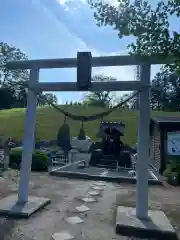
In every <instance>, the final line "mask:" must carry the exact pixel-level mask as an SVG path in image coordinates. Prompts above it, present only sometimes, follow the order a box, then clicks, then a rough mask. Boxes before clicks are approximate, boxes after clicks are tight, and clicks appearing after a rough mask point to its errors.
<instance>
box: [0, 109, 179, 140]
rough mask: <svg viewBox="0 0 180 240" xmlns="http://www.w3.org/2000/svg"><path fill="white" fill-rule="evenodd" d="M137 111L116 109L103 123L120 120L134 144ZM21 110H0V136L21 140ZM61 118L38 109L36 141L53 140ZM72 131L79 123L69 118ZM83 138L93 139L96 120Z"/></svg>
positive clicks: (54, 112) (79, 112)
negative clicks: (123, 122)
mask: <svg viewBox="0 0 180 240" xmlns="http://www.w3.org/2000/svg"><path fill="white" fill-rule="evenodd" d="M67 109H68V111H70V112H71V113H75V114H77V115H90V114H94V113H97V112H99V111H103V109H97V108H90V107H84V108H82V107H71V106H68V107H67ZM159 115H160V116H178V115H180V113H178V112H176V113H167V112H152V116H159ZM137 116H138V114H137V112H135V111H121V110H119V109H118V110H116V111H115V112H113V113H112V114H111V115H110V116H109V117H107V118H105V120H110V121H117V122H118V121H119V120H124V121H125V124H126V129H125V136H124V139H123V140H124V142H125V143H129V144H134V143H135V142H136V139H137ZM24 119H25V110H24V109H12V110H6V111H0V135H5V136H12V137H13V138H15V139H18V140H19V139H21V138H22V136H23V131H24ZM63 121H64V117H63V115H62V114H60V113H59V112H58V111H57V110H54V109H52V108H41V109H38V110H37V138H39V139H44V140H45V139H47V140H48V139H56V135H57V131H58V129H59V127H60V126H61V125H62V123H63ZM68 124H69V126H70V129H71V135H72V136H76V135H77V134H78V131H79V128H80V125H81V123H80V122H78V121H73V120H70V119H68ZM84 126H85V131H86V135H88V136H90V137H91V138H92V139H93V140H95V139H96V134H97V132H98V129H99V121H92V122H88V123H85V124H84Z"/></svg>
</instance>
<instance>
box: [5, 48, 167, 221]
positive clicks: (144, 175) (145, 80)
mask: <svg viewBox="0 0 180 240" xmlns="http://www.w3.org/2000/svg"><path fill="white" fill-rule="evenodd" d="M163 63H165V58H163V57H162V58H161V59H160V57H159V56H158V57H157V56H154V57H145V58H137V57H133V56H107V57H91V53H89V52H84V53H83V52H81V53H78V55H77V58H64V59H42V60H24V61H14V62H13V61H12V62H8V63H7V65H6V67H7V68H8V69H11V70H12V69H30V79H29V82H28V84H29V86H30V87H31V88H33V89H34V90H35V92H36V91H37V92H39V91H102V90H104V91H106V90H110V91H136V90H140V89H141V88H142V87H143V88H144V89H143V90H142V91H141V92H140V97H139V99H140V104H139V121H138V162H137V169H136V170H137V187H136V190H137V191H136V192H137V194H136V215H137V217H138V218H140V219H148V158H149V120H150V104H149V86H150V72H151V64H163ZM128 65H140V68H141V71H140V81H121V82H100V83H98V82H94V83H91V67H102V66H128ZM75 67H77V82H39V71H40V69H42V68H75ZM36 103H37V94H36V93H34V91H30V90H29V91H28V96H27V111H26V120H25V132H24V142H23V143H24V145H23V152H22V163H21V170H20V183H19V192H18V202H19V203H25V202H27V201H28V186H29V178H30V172H31V162H32V152H33V147H34V131H35V122H36Z"/></svg>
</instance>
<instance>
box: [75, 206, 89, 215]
mask: <svg viewBox="0 0 180 240" xmlns="http://www.w3.org/2000/svg"><path fill="white" fill-rule="evenodd" d="M76 210H77V211H78V212H80V213H82V212H86V211H89V210H90V208H89V207H87V206H85V205H81V206H78V207H76Z"/></svg>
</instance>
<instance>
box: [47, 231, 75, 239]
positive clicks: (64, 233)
mask: <svg viewBox="0 0 180 240" xmlns="http://www.w3.org/2000/svg"><path fill="white" fill-rule="evenodd" d="M51 238H52V240H71V239H74V238H75V237H74V236H72V235H71V234H70V233H69V232H67V231H62V232H58V233H54V234H53V235H52V237H51Z"/></svg>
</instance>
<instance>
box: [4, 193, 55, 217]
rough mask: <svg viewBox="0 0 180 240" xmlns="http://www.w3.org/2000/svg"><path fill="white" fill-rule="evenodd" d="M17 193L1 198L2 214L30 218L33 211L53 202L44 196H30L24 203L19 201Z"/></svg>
mask: <svg viewBox="0 0 180 240" xmlns="http://www.w3.org/2000/svg"><path fill="white" fill-rule="evenodd" d="M17 199H18V196H17V195H10V196H7V197H5V198H3V199H1V200H0V216H7V217H15V218H28V217H30V216H31V215H32V214H33V213H35V212H37V211H38V210H40V209H42V208H43V207H45V206H46V205H48V204H50V203H51V200H50V199H48V198H43V197H34V196H29V198H28V201H27V202H26V203H24V204H22V203H18V201H17Z"/></svg>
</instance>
